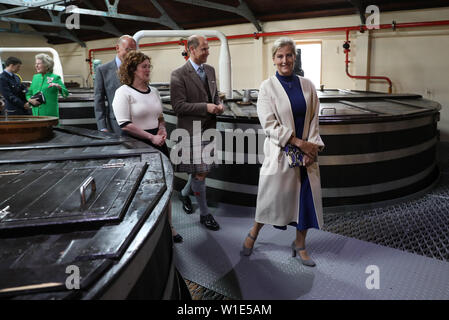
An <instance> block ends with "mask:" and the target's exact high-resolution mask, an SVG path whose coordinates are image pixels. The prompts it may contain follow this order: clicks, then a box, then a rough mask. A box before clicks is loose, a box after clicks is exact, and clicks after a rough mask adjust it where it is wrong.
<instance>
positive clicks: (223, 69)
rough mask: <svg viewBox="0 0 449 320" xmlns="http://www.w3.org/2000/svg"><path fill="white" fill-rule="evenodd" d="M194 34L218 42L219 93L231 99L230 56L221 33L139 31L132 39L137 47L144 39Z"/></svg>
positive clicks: (226, 40)
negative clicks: (214, 38) (219, 43)
mask: <svg viewBox="0 0 449 320" xmlns="http://www.w3.org/2000/svg"><path fill="white" fill-rule="evenodd" d="M194 34H196V35H199V36H203V37H217V38H218V39H219V40H220V42H221V46H220V57H219V70H218V74H219V79H220V91H222V92H224V93H225V94H226V98H232V84H231V55H230V53H229V46H228V39H226V36H225V35H224V34H223V33H222V32H220V31H216V30H141V31H138V32H136V33H135V34H134V36H133V38H134V40H136V43H137V47H138V46H139V40H140V39H141V38H144V37H189V36H191V35H194Z"/></svg>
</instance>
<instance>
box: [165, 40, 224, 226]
mask: <svg viewBox="0 0 449 320" xmlns="http://www.w3.org/2000/svg"><path fill="white" fill-rule="evenodd" d="M187 48H188V50H189V55H190V58H189V60H188V61H187V62H186V63H185V64H184V65H183V66H182V67H180V68H178V69H176V70H174V71H173V72H172V74H171V79H170V95H171V103H172V106H173V110H174V111H175V112H176V115H177V117H178V128H182V129H185V130H187V132H188V133H189V134H190V137H192V140H191V142H192V143H191V145H190V149H191V150H190V151H191V157H190V162H189V163H181V164H179V165H177V166H176V168H175V169H176V171H178V172H187V173H189V174H190V178H189V182H188V183H187V185H186V187H185V188H184V190H183V191H182V192H181V200H182V201H183V204H184V210H186V209H188V208H186V206H187V207H188V204H189V203H190V199H189V198H188V193H189V192H190V187H191V188H192V191H193V193H194V195H195V197H196V199H197V201H198V204H199V207H200V222H201V223H202V224H204V226H205V227H206V228H208V229H210V230H218V229H219V228H220V227H219V225H218V223H217V222H216V221H215V219H214V217H213V216H212V215H211V214H210V213H209V212H208V207H207V201H206V181H205V179H206V177H207V174H208V173H209V171H210V170H211V169H212V168H213V167H214V164H206V163H205V162H204V161H203V160H204V159H202V157H201V154H199V153H198V152H194V151H195V149H197V150H199V151H202V150H203V149H204V147H205V146H206V145H207V144H208V143H209V142H206V141H202V142H201V146H195V145H193V144H194V140H195V139H193V135H194V131H195V130H194V126H195V121H197V122H196V123H197V124H199V123H200V125H201V130H200V131H201V132H198V133H201V134H202V133H203V132H204V131H205V130H207V129H215V128H216V123H217V120H216V115H217V114H220V113H222V112H223V105H222V104H220V99H219V97H218V90H217V83H216V78H215V70H214V68H213V67H212V66H210V65H207V64H205V63H206V61H207V57H208V56H209V45H208V42H207V40H206V39H205V38H204V37H202V36H197V35H193V36H191V37H189V39H188V42H187ZM197 141H201V138H200V137H197ZM195 147H196V148H195ZM190 182H191V186H190ZM187 211H188V210H186V212H187ZM188 213H189V212H188Z"/></svg>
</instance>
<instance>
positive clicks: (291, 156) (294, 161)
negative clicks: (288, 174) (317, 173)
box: [282, 143, 304, 168]
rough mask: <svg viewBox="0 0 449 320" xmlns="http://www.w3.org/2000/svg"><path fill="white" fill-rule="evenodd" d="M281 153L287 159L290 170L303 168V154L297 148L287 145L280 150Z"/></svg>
mask: <svg viewBox="0 0 449 320" xmlns="http://www.w3.org/2000/svg"><path fill="white" fill-rule="evenodd" d="M282 151H283V152H284V153H285V156H286V157H287V161H288V166H289V167H290V168H294V167H301V166H304V153H303V152H302V151H301V149H299V148H298V147H297V146H294V145H292V144H290V143H288V144H286V145H285V147H284V148H282Z"/></svg>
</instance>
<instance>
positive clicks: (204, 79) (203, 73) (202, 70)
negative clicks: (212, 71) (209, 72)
mask: <svg viewBox="0 0 449 320" xmlns="http://www.w3.org/2000/svg"><path fill="white" fill-rule="evenodd" d="M198 75H199V76H200V79H201V81H203V83H205V82H206V73H205V72H204V67H203V66H200V67H199V68H198Z"/></svg>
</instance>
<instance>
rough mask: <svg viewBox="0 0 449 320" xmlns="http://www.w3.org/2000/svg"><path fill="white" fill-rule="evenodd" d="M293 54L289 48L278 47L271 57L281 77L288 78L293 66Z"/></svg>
mask: <svg viewBox="0 0 449 320" xmlns="http://www.w3.org/2000/svg"><path fill="white" fill-rule="evenodd" d="M295 58H296V56H295V54H294V53H293V52H292V48H291V47H290V46H283V47H280V48H279V49H278V50H277V51H276V53H275V54H274V57H273V62H274V65H275V66H276V68H277V71H278V73H279V74H280V75H281V76H289V75H291V74H292V73H293V67H294V66H295Z"/></svg>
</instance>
